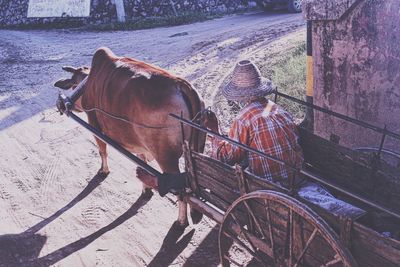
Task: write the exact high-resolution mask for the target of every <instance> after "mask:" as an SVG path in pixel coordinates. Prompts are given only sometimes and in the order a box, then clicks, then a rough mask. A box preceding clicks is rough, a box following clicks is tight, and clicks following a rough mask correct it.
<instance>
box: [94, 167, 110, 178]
mask: <svg viewBox="0 0 400 267" xmlns="http://www.w3.org/2000/svg"><path fill="white" fill-rule="evenodd" d="M109 174H110V171H103V170H102V169H100V170H99V171H98V172H97V175H99V176H100V177H104V178H106V177H107V176H108V175H109Z"/></svg>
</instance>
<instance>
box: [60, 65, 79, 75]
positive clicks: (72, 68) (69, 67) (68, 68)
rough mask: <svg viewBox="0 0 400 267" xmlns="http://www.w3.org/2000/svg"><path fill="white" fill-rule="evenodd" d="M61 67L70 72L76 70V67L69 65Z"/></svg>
mask: <svg viewBox="0 0 400 267" xmlns="http://www.w3.org/2000/svg"><path fill="white" fill-rule="evenodd" d="M62 69H63V70H65V71H66V72H71V73H74V72H75V71H77V70H78V69H77V68H74V67H71V66H63V67H62Z"/></svg>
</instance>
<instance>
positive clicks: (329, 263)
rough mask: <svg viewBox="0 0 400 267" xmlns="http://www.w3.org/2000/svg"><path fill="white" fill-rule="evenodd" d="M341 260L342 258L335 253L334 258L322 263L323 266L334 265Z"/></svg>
mask: <svg viewBox="0 0 400 267" xmlns="http://www.w3.org/2000/svg"><path fill="white" fill-rule="evenodd" d="M339 262H342V259H341V257H340V255H339V254H336V255H335V258H334V259H333V260H331V261H329V262H327V263H325V264H324V265H322V266H323V267H328V266H332V265H335V264H336V263H339Z"/></svg>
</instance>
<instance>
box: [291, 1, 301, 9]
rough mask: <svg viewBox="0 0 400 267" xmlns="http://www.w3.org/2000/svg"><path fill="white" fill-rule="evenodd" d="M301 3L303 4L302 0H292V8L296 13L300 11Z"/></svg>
mask: <svg viewBox="0 0 400 267" xmlns="http://www.w3.org/2000/svg"><path fill="white" fill-rule="evenodd" d="M301 2H303V0H293V7H294V8H295V9H296V10H297V11H300V10H301Z"/></svg>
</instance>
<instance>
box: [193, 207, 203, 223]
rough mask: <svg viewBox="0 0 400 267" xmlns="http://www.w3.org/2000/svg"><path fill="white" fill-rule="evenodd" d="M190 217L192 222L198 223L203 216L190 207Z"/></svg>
mask: <svg viewBox="0 0 400 267" xmlns="http://www.w3.org/2000/svg"><path fill="white" fill-rule="evenodd" d="M190 217H191V218H192V222H193V224H198V223H199V222H200V221H201V219H202V218H203V213H201V212H199V211H197V210H195V209H190Z"/></svg>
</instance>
